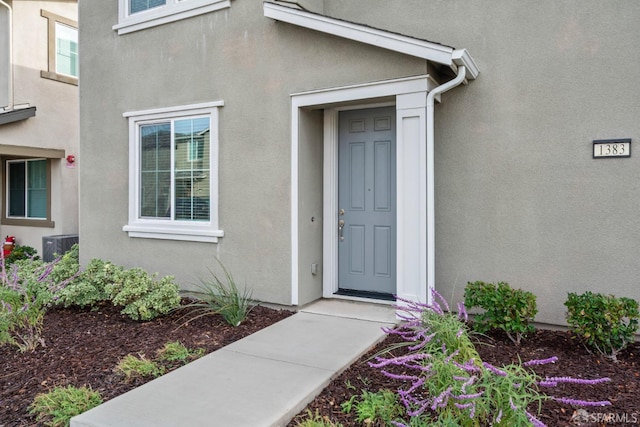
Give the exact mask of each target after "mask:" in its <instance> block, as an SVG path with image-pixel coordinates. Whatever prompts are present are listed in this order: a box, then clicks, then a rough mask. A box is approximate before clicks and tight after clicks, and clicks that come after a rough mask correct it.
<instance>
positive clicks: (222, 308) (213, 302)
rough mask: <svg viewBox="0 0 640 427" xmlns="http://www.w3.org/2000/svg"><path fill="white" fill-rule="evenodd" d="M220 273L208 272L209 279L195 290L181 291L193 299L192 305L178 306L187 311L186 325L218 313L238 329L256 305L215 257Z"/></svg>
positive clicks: (248, 292)
mask: <svg viewBox="0 0 640 427" xmlns="http://www.w3.org/2000/svg"><path fill="white" fill-rule="evenodd" d="M216 261H217V262H218V265H219V266H220V269H221V270H222V274H221V275H220V274H216V273H215V272H213V271H211V270H210V271H209V272H210V273H211V279H209V280H202V281H201V282H200V283H199V284H197V285H195V287H196V289H195V290H190V291H184V292H183V294H184V295H185V296H187V297H191V298H194V299H195V301H194V302H192V303H191V304H188V305H185V306H183V307H181V309H183V310H188V312H187V314H186V315H185V316H183V319H184V320H185V323H188V322H190V321H192V320H195V319H198V318H200V317H202V316H209V315H213V314H219V315H221V316H222V318H223V319H224V320H225V321H226V322H227V323H228V324H229V325H231V326H239V325H240V323H242V322H244V320H245V319H246V318H247V316H248V315H249V313H250V312H251V310H253V308H254V307H255V306H256V305H255V304H254V302H253V300H252V299H251V295H252V293H253V291H251V290H250V289H248V288H245V289H244V290H243V291H240V289H238V286H237V285H236V281H235V279H234V278H233V276H232V275H231V272H230V271H229V270H228V269H227V268H226V267H225V266H224V265H223V264H222V262H220V260H218V259H217V258H216Z"/></svg>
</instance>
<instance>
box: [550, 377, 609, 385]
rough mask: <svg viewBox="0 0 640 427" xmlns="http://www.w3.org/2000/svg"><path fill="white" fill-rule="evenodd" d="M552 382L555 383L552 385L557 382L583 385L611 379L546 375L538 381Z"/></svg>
mask: <svg viewBox="0 0 640 427" xmlns="http://www.w3.org/2000/svg"><path fill="white" fill-rule="evenodd" d="M547 381H549V382H553V383H555V384H554V385H557V384H558V383H572V384H585V385H593V384H600V383H606V382H609V381H611V378H607V377H604V378H596V379H593V380H587V379H584V378H571V377H551V378H549V377H547V378H546V379H545V380H544V381H540V383H542V382H547Z"/></svg>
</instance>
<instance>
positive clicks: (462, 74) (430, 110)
mask: <svg viewBox="0 0 640 427" xmlns="http://www.w3.org/2000/svg"><path fill="white" fill-rule="evenodd" d="M466 73H467V68H466V67H465V66H464V65H460V66H458V75H457V76H456V77H455V78H454V79H453V80H450V81H448V82H447V83H444V84H442V85H440V86H437V87H436V88H435V89H433V90H432V91H430V92H429V93H428V94H427V303H428V304H431V303H432V302H433V296H432V290H434V289H435V287H436V254H435V248H436V240H435V229H436V221H435V204H436V201H435V185H434V179H435V171H434V166H435V162H434V152H435V132H434V129H433V128H434V123H435V114H434V113H435V98H436V96H438V95H440V94H442V93H444V92H446V91H448V90H449V89H453V88H454V87H457V86H459V85H461V84H462V83H463V82H464V81H465V78H466Z"/></svg>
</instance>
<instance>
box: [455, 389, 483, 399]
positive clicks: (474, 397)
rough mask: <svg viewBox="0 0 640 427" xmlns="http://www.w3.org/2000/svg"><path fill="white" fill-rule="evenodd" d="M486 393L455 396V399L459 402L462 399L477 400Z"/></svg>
mask: <svg viewBox="0 0 640 427" xmlns="http://www.w3.org/2000/svg"><path fill="white" fill-rule="evenodd" d="M483 393H484V392H483V391H479V392H477V393H472V394H460V395H458V396H453V397H454V398H455V399H458V400H462V399H476V398H478V397H480V396H482V394H483Z"/></svg>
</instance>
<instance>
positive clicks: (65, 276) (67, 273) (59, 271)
mask: <svg viewBox="0 0 640 427" xmlns="http://www.w3.org/2000/svg"><path fill="white" fill-rule="evenodd" d="M56 256H58V255H57V254H56ZM79 257H80V247H79V246H78V244H77V243H76V244H75V245H73V246H72V247H71V249H69V250H68V251H67V252H65V254H64V255H62V256H58V258H57V259H56V261H54V267H53V271H52V272H51V277H52V278H53V279H54V280H56V281H58V282H64V281H69V282H71V281H73V280H74V279H75V278H76V277H77V276H78V273H79V272H80V261H79Z"/></svg>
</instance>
